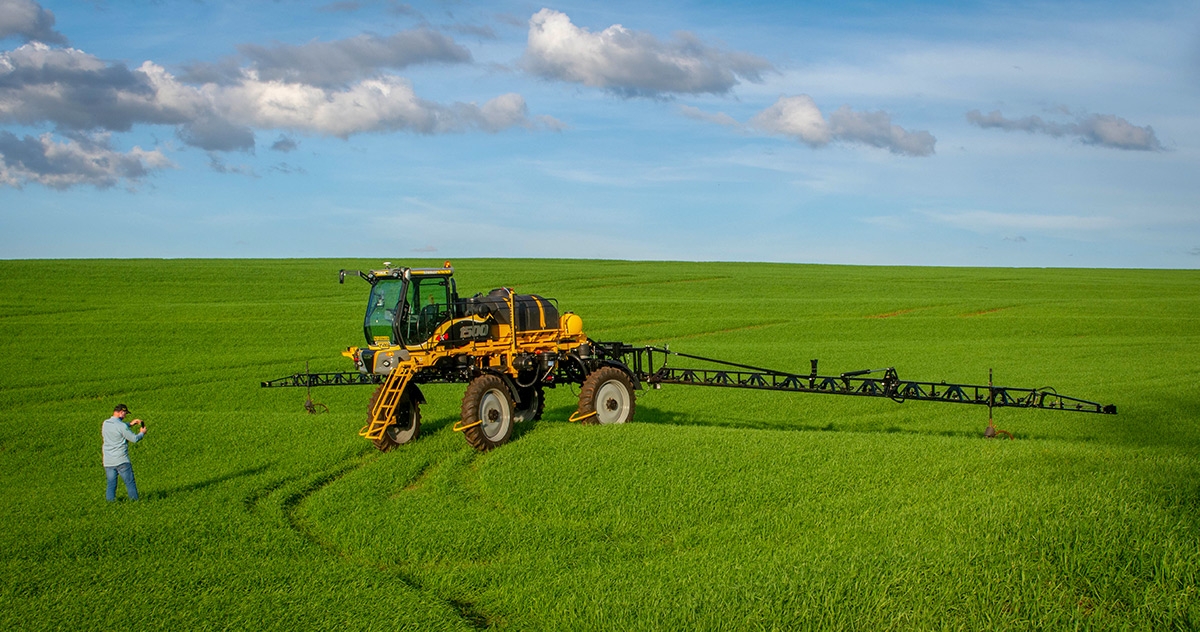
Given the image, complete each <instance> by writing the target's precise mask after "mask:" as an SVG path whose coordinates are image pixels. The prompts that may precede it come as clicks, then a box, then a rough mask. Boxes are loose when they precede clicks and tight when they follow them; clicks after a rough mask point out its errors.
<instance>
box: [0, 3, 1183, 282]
mask: <svg viewBox="0 0 1200 632" xmlns="http://www.w3.org/2000/svg"><path fill="white" fill-rule="evenodd" d="M1198 97H1200V6H1197V5H1196V4H1195V3H1194V2H1187V3H1179V2H1147V3H1119V2H1114V3H1105V2H1086V3H1045V2H1037V3H1007V2H1006V3H971V2H966V3H938V2H902V1H891V2H831V3H818V2H780V3H776V2H739V3H724V2H707V3H688V2H656V3H644V2H623V1H620V0H618V1H611V2H603V3H590V2H579V3H575V2H571V3H556V4H543V3H532V4H531V3H525V2H488V3H470V2H419V1H414V2H395V1H385V0H380V1H375V0H359V1H342V2H329V1H319V2H298V1H297V2H293V1H288V0H280V1H277V2H224V1H213V0H194V1H179V2H172V1H163V2H116V1H99V0H97V1H92V2H50V1H43V2H36V1H35V0H0V258H10V259H11V258H60V257H369V258H378V259H387V260H390V261H397V262H400V261H404V260H406V259H421V260H427V259H442V258H447V259H453V258H455V257H477V256H488V257H528V256H531V257H585V258H620V259H682V260H701V261H710V260H744V261H783V262H806V263H809V262H811V263H844V264H886V265H956V266H961V265H969V266H1069V267H1153V268H1197V267H1200V108H1198V107H1197V105H1200V98H1198Z"/></svg>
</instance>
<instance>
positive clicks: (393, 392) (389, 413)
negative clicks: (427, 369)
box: [358, 367, 413, 441]
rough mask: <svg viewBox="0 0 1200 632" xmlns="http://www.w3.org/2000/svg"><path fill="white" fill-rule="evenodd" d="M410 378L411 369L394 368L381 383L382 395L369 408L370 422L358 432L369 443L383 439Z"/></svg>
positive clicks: (411, 374)
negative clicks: (369, 441) (368, 440)
mask: <svg viewBox="0 0 1200 632" xmlns="http://www.w3.org/2000/svg"><path fill="white" fill-rule="evenodd" d="M412 376H413V369H412V367H396V368H395V369H394V370H393V371H392V372H391V373H390V374H389V375H388V377H387V380H385V381H384V383H383V393H382V394H381V396H380V397H379V398H378V399H376V400H375V405H374V406H372V407H371V422H370V423H368V424H367V425H365V426H363V427H362V430H359V431H358V434H359V435H360V436H363V437H366V438H367V439H370V440H371V441H377V440H379V439H381V438H383V431H384V429H385V428H387V427H388V426H389V425H391V424H392V422H393V421H394V420H395V418H396V417H395V413H396V405H397V404H399V403H400V396H401V395H403V394H404V388H405V387H406V386H408V382H409V379H410V378H412Z"/></svg>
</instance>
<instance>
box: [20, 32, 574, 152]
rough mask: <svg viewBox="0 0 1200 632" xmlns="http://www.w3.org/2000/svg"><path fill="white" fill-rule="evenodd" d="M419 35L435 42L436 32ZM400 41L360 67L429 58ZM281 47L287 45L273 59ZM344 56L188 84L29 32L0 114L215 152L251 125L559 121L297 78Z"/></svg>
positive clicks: (343, 72) (497, 127)
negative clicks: (159, 130)
mask: <svg viewBox="0 0 1200 632" xmlns="http://www.w3.org/2000/svg"><path fill="white" fill-rule="evenodd" d="M422 37H423V36H422ZM389 41H393V40H389ZM422 41H427V42H433V43H434V44H437V42H439V41H442V40H439V39H437V38H434V39H431V40H422ZM345 42H350V44H347V48H345V49H342V50H343V52H345V51H346V50H350V49H355V50H357V48H356V47H357V46H358V45H359V44H363V43H364V41H361V40H359V41H355V42H351V41H350V40H345ZM443 43H444V42H443ZM366 48H371V46H369V45H368V46H366ZM385 48H386V47H385ZM434 48H437V46H434ZM401 49H404V47H394V48H388V51H390V52H388V53H387V54H386V55H384V54H382V53H381V55H378V56H375V57H370V55H368V57H370V59H369V60H368V61H365V62H363V63H362V64H361V65H360V66H359V70H362V69H364V68H375V67H377V66H378V64H380V63H384V58H385V57H386V59H387V60H388V61H386V63H401V62H402V61H404V62H405V63H409V62H412V63H415V62H416V61H417V60H418V59H429V58H430V57H428V56H425V57H422V54H418V53H413V51H419V50H421V47H420V46H416V47H415V48H409V49H404V50H407V51H408V52H409V53H412V54H411V55H409V56H408V57H405V56H404V55H405V54H407V53H403V52H402V51H401ZM428 50H432V49H427V50H426V52H428ZM447 50H449V49H447ZM276 52H278V50H277V51H276ZM290 52H295V50H290ZM311 52H312V51H311V50H310V51H307V52H305V53H304V54H303V55H300V56H299V57H304V56H305V55H308V54H309V53H311ZM327 52H328V51H327ZM451 52H453V51H451ZM389 55H390V56H389ZM331 56H333V55H331ZM283 57H287V55H283V56H280V57H278V58H277V59H276V61H279V60H280V59H282V58H283ZM455 58H457V57H455ZM405 60H407V61H405ZM343 61H344V59H343ZM350 66H351V65H348V64H342V63H340V62H331V63H329V64H327V65H325V66H324V67H322V68H320V69H313V70H311V76H310V75H294V76H287V77H284V76H282V75H284V74H286V73H282V71H281V69H282V68H283V65H281V64H277V65H275V66H273V67H274V68H275V69H276V70H277V71H279V72H275V73H274V74H273V75H272V76H270V77H267V78H264V77H262V76H260V75H259V70H260V69H259V68H258V67H254V68H239V69H237V72H236V77H235V76H233V75H232V74H229V73H222V74H225V76H224V78H223V80H221V81H215V80H214V81H206V82H204V83H202V84H200V85H194V84H189V83H186V82H183V81H181V80H179V79H177V78H176V77H175V76H173V75H172V74H171V73H169V72H167V70H166V69H164V68H163V67H161V66H158V65H157V64H154V63H152V62H145V63H143V64H142V65H141V66H140V67H138V68H136V69H130V68H128V67H126V66H125V65H123V64H120V63H109V62H105V61H102V60H100V59H98V58H96V57H94V56H92V55H89V54H87V53H85V52H83V51H80V50H76V49H73V48H66V49H57V48H51V47H49V46H46V45H45V44H42V43H40V42H34V43H30V44H25V45H23V46H21V47H19V48H17V49H15V50H12V51H7V52H4V53H0V123H17V124H22V125H39V124H44V123H49V124H52V125H54V126H55V127H56V128H58V129H59V130H63V131H115V132H123V131H128V130H129V129H131V128H132V127H133V126H134V125H136V124H151V125H172V126H174V127H175V128H176V135H177V136H178V137H179V138H180V139H181V140H182V141H183V142H185V143H187V144H189V145H192V146H195V147H199V148H202V149H205V150H209V151H222V152H228V151H252V150H253V149H254V144H255V130H264V129H276V130H285V131H297V132H304V133H310V134H317V135H325V136H338V137H342V138H346V137H349V136H351V135H354V134H360V133H368V132H387V131H396V130H407V131H412V132H417V133H424V134H438V133H447V132H462V131H468V130H482V131H487V132H498V131H501V130H503V129H507V128H511V127H523V128H529V129H534V128H547V129H558V128H560V127H561V123H559V122H558V121H556V120H554V119H552V118H549V117H536V118H530V117H529V115H528V111H527V108H526V105H525V100H524V98H522V97H521V96H520V95H518V94H504V95H500V96H498V97H496V98H494V99H492V100H490V101H487V102H485V103H483V104H482V105H478V104H475V103H451V104H441V103H436V102H432V101H428V100H425V99H421V98H419V97H418V96H417V95H416V93H415V92H414V91H413V88H412V85H411V84H410V83H409V82H408V80H406V79H404V78H402V77H398V76H395V75H390V74H380V75H378V76H376V77H373V78H369V79H361V80H357V81H355V82H353V83H350V84H348V85H346V86H344V87H329V86H324V85H316V84H313V83H306V82H304V81H300V79H312V80H321V81H325V80H329V81H332V80H333V79H334V78H335V77H336V78H346V77H349V76H351V75H352V74H353V73H354V72H357V71H353V72H352V71H351V68H350Z"/></svg>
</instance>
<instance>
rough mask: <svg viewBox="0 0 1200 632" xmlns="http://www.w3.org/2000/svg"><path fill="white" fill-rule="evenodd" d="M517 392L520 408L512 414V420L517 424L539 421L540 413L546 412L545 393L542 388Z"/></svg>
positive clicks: (531, 388)
mask: <svg viewBox="0 0 1200 632" xmlns="http://www.w3.org/2000/svg"><path fill="white" fill-rule="evenodd" d="M518 392H519V393H520V395H521V407H520V408H518V409H517V411H516V412H515V413H513V419H514V420H515V421H516V422H517V423H521V422H523V421H537V420H539V419H541V418H542V412H543V411H545V410H546V393H545V392H544V391H543V390H542V387H540V386H530V387H527V388H522V389H520V391H518Z"/></svg>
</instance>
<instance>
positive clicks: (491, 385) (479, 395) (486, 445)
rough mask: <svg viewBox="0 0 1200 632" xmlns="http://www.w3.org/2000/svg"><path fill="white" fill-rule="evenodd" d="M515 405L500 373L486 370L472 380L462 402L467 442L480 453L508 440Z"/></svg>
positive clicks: (464, 434)
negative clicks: (491, 372) (496, 373)
mask: <svg viewBox="0 0 1200 632" xmlns="http://www.w3.org/2000/svg"><path fill="white" fill-rule="evenodd" d="M514 408H515V406H514V405H513V398H512V393H510V392H509V390H508V384H506V383H505V382H504V379H503V378H501V377H500V376H498V375H493V374H490V373H488V374H484V375H481V376H479V377H477V378H475V379H474V380H471V383H470V384H469V385H467V392H466V394H465V395H463V402H462V425H463V426H465V427H466V429H465V430H463V436H464V437H466V439H467V443H469V444H471V447H473V448H475V449H476V450H479V451H480V452H487V451H488V450H491V449H492V448H495V447H496V446H501V445H504V444H505V443H508V439H509V437H511V436H512V431H513V410H514Z"/></svg>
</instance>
